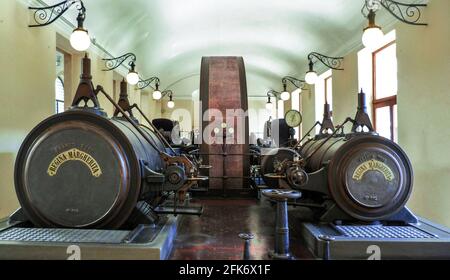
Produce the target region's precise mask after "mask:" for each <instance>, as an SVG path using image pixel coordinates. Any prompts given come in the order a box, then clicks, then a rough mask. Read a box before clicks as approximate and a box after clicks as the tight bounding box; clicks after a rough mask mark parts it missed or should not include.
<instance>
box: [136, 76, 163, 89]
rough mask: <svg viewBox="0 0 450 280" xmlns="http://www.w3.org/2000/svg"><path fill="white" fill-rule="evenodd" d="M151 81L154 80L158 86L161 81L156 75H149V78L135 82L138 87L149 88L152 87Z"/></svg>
mask: <svg viewBox="0 0 450 280" xmlns="http://www.w3.org/2000/svg"><path fill="white" fill-rule="evenodd" d="M153 82H155V85H158V86H159V84H160V82H161V81H160V80H159V78H158V77H151V78H148V79H145V80H140V81H139V82H138V83H137V86H138V88H139V89H144V88H146V87H151V88H153V87H152V86H151V84H152V83H153ZM153 89H154V88H153Z"/></svg>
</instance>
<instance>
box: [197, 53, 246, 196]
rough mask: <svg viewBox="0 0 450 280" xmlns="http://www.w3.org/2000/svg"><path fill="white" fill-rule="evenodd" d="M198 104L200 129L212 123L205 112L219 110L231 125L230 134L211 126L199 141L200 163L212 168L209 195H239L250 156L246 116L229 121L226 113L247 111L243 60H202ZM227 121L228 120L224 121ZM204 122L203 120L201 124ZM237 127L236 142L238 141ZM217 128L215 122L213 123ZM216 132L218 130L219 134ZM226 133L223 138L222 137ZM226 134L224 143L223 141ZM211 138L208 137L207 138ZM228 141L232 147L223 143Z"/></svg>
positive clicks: (212, 58)
mask: <svg viewBox="0 0 450 280" xmlns="http://www.w3.org/2000/svg"><path fill="white" fill-rule="evenodd" d="M200 101H201V103H202V116H203V120H202V127H203V130H204V129H205V128H206V127H207V126H208V125H212V124H213V123H214V117H212V114H211V111H209V112H208V110H209V109H217V110H219V111H220V112H221V113H222V115H223V118H224V121H225V122H227V123H228V124H232V126H233V130H234V133H231V134H230V133H229V131H230V130H229V127H227V128H223V127H217V128H216V127H215V128H216V132H219V133H214V132H212V133H211V135H210V136H207V137H208V138H210V139H209V140H212V143H211V142H209V143H207V142H205V140H208V139H203V141H202V145H201V149H200V150H201V153H202V154H203V155H204V156H203V159H204V163H205V164H209V165H211V166H212V168H211V169H209V170H208V173H209V174H207V175H208V176H209V178H210V179H209V182H208V184H209V193H211V194H212V195H214V194H217V193H220V192H221V193H222V194H223V195H227V194H231V193H234V194H236V193H239V192H243V191H244V190H245V189H248V188H249V185H250V179H249V176H250V174H249V173H250V156H249V148H248V144H249V133H248V131H249V130H248V126H249V124H248V115H246V116H245V117H244V118H240V119H238V118H230V116H227V115H226V113H227V112H226V111H227V110H230V109H231V110H236V109H242V110H243V112H247V110H248V98H247V80H246V75H245V66H244V59H243V58H242V57H203V58H202V64H201V77H200ZM225 118H228V119H225ZM205 120H206V121H205ZM238 123H240V124H239V126H240V128H239V133H240V135H241V136H240V140H241V142H240V143H239V144H236V143H238V142H237V139H238V135H237V132H238V129H236V128H237V125H238ZM214 126H217V123H214ZM219 130H220V131H219ZM226 134H227V135H226ZM224 135H226V138H227V139H226V140H225V141H224V139H225V137H223V136H224ZM211 137H212V138H211ZM230 137H231V140H232V141H231V142H233V144H226V145H224V144H223V142H225V143H230V139H229V138H230Z"/></svg>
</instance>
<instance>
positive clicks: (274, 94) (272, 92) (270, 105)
mask: <svg viewBox="0 0 450 280" xmlns="http://www.w3.org/2000/svg"><path fill="white" fill-rule="evenodd" d="M280 94H281V93H279V92H278V91H276V90H273V89H271V90H269V91H268V92H267V103H266V109H267V110H269V111H271V110H272V109H273V103H272V99H271V98H272V97H274V98H275V100H276V99H277V96H279V95H280Z"/></svg>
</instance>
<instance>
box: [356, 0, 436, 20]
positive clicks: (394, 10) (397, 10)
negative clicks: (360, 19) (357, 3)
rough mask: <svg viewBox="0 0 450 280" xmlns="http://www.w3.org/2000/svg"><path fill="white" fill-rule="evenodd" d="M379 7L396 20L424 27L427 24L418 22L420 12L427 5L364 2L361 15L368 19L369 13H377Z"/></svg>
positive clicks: (390, 0) (391, 0)
mask: <svg viewBox="0 0 450 280" xmlns="http://www.w3.org/2000/svg"><path fill="white" fill-rule="evenodd" d="M381 7H383V8H385V9H386V10H387V11H388V12H389V13H390V14H391V15H392V16H394V17H395V18H396V19H398V20H400V21H401V22H404V23H406V24H411V25H422V26H426V25H428V24H427V23H421V22H419V20H420V18H421V16H422V11H421V9H423V8H424V7H427V4H406V3H400V2H398V1H394V0H365V2H364V6H363V7H362V8H361V13H362V14H363V16H364V17H366V18H367V17H368V16H369V13H370V11H374V12H376V11H378V10H379V9H380V8H381Z"/></svg>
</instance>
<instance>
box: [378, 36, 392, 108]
mask: <svg viewBox="0 0 450 280" xmlns="http://www.w3.org/2000/svg"><path fill="white" fill-rule="evenodd" d="M396 52H397V51H396V44H393V45H390V46H389V47H387V48H385V49H383V50H381V51H380V52H378V53H376V54H375V67H376V69H375V71H376V73H375V75H376V93H375V94H376V98H377V99H381V98H385V97H389V96H393V95H396V94H397V54H396Z"/></svg>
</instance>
